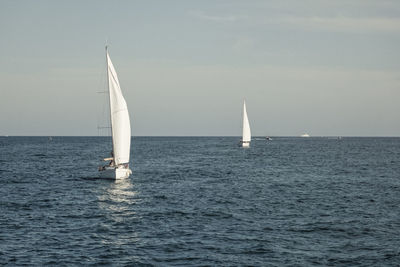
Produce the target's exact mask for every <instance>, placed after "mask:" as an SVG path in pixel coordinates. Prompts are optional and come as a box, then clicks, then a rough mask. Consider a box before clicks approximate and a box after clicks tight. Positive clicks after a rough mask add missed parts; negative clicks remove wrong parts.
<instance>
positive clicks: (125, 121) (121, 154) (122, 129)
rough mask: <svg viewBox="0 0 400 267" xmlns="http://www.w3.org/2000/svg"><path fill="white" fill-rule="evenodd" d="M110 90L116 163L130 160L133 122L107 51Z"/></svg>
mask: <svg viewBox="0 0 400 267" xmlns="http://www.w3.org/2000/svg"><path fill="white" fill-rule="evenodd" d="M107 71H108V91H109V95H110V112H111V129H112V142H113V153H114V164H115V165H119V164H123V163H128V162H129V153H130V148H131V124H130V121H129V113H128V107H127V105H126V102H125V99H124V96H123V95H122V92H121V87H120V85H119V81H118V76H117V72H116V71H115V69H114V66H113V64H112V62H111V59H110V56H109V55H108V52H107Z"/></svg>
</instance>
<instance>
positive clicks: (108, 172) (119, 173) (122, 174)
mask: <svg viewBox="0 0 400 267" xmlns="http://www.w3.org/2000/svg"><path fill="white" fill-rule="evenodd" d="M131 174H132V171H131V170H130V169H129V168H116V167H106V168H105V169H104V170H100V171H99V177H100V178H104V179H124V178H128V177H129V175H131Z"/></svg>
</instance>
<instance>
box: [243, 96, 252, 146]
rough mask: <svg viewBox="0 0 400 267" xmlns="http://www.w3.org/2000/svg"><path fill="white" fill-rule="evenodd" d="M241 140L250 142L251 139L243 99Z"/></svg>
mask: <svg viewBox="0 0 400 267" xmlns="http://www.w3.org/2000/svg"><path fill="white" fill-rule="evenodd" d="M242 141H243V142H250V141H251V132H250V124H249V118H247V111H246V102H245V101H243V135H242Z"/></svg>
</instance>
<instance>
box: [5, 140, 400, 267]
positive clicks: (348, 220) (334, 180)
mask: <svg viewBox="0 0 400 267" xmlns="http://www.w3.org/2000/svg"><path fill="white" fill-rule="evenodd" d="M238 141H239V137H133V138H132V149H131V163H130V165H131V168H132V171H133V174H132V175H131V177H129V178H128V179H124V180H120V181H113V180H106V179H96V176H97V168H98V166H99V165H100V164H102V162H101V160H102V158H103V157H108V156H109V154H110V149H111V142H110V138H109V137H59V136H53V137H0V265H2V266H4V265H5V266H21V265H25V266H43V265H50V266H80V265H84V266H90V265H93V266H98V265H105V266H400V138H389V137H386V138H383V137H382V138H375V137H374V138H372V137H371V138H369V137H342V138H336V137H311V138H299V137H272V140H269V141H268V140H266V139H265V138H263V137H256V138H253V141H252V142H251V147H250V148H248V149H244V148H241V147H239V146H238Z"/></svg>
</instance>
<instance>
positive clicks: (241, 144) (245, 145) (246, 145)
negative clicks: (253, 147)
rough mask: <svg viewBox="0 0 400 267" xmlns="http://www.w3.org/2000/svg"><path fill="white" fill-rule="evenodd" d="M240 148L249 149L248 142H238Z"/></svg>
mask: <svg viewBox="0 0 400 267" xmlns="http://www.w3.org/2000/svg"><path fill="white" fill-rule="evenodd" d="M240 146H241V147H250V142H243V141H240Z"/></svg>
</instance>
